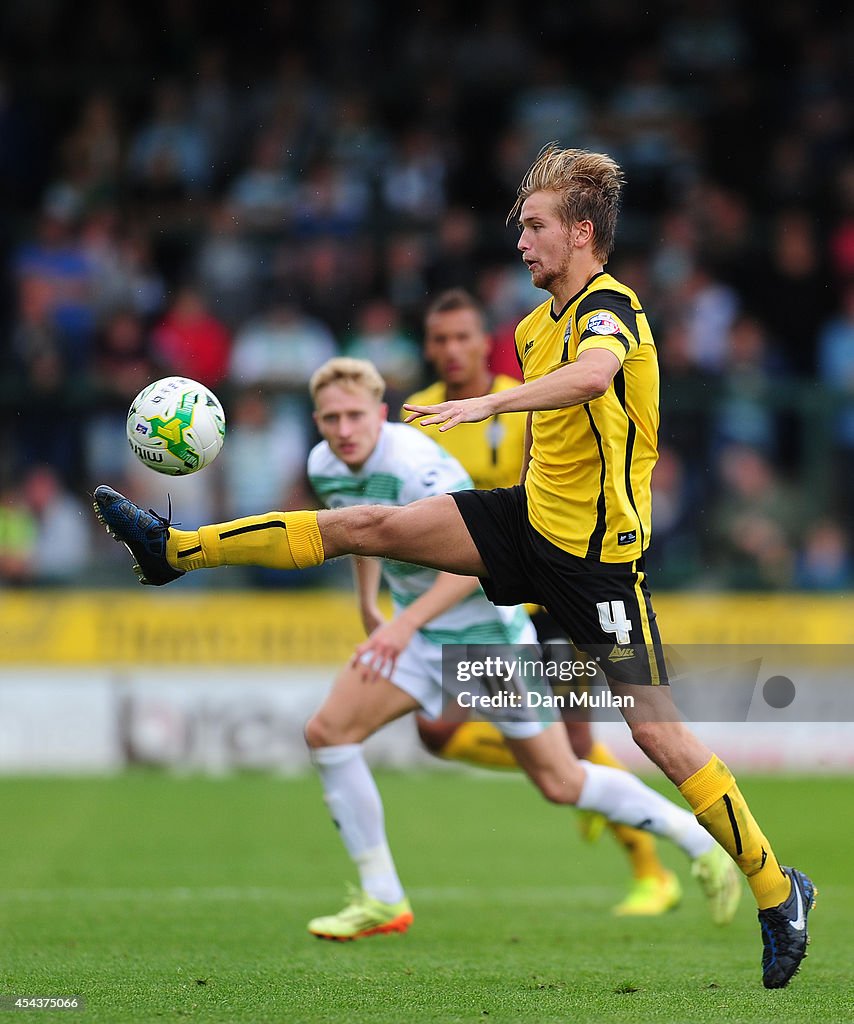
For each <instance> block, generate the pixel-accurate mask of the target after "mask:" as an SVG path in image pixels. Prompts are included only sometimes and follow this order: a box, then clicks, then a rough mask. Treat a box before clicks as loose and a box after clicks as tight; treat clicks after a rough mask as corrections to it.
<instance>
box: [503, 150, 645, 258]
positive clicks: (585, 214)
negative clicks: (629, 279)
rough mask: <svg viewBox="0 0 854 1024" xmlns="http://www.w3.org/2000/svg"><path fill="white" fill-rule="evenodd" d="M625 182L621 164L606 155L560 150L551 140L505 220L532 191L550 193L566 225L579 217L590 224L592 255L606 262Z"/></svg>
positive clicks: (516, 213)
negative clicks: (554, 198)
mask: <svg viewBox="0 0 854 1024" xmlns="http://www.w3.org/2000/svg"><path fill="white" fill-rule="evenodd" d="M624 181H625V178H624V176H623V172H622V170H621V169H620V165H619V164H618V163H617V162H616V161H615V160H612V159H611V157H609V156H608V155H607V154H605V153H590V152H588V151H587V150H586V149H561V148H560V147H559V146H557V145H556V144H555V143H554V142H550V143H549V144H548V145H547V146H544V147H543V149H541V150H540V152H539V155H538V156H537V159H536V160H535V161H534V162H533V163H532V164H531V166H530V167H529V168H528V172H527V174H526V175H525V177H524V178H523V179H522V184H521V185H520V186H519V190H518V192H517V193H516V202H515V203H514V204H513V209H512V210H511V211H510V213H509V214H508V215H507V222H508V223H509V222H510V221H511V220H513V219H517V218H518V217H519V216H520V215H521V212H522V204H523V203H524V202H525V200H526V199H527V198H528V196H530V195H532V194H533V193H534V192H553V193H554V194H555V195H556V196H557V200H558V201H557V214H558V216H559V217H560V219H561V221H562V223H563V224H564V226H565V227H570V226H571V225H572V224H577V223H578V222H579V221H582V220H589V221H590V222H591V223H592V224H593V255H594V256H595V257H596V258H597V259H598V260H600V261H601V262H602V263H606V262H607V260H608V257H609V256H610V255H611V253H612V252H613V250H614V236H615V235H616V233H617V214H618V213H619V212H620V193H621V191H622V188H623V183H624Z"/></svg>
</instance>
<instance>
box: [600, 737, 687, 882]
mask: <svg viewBox="0 0 854 1024" xmlns="http://www.w3.org/2000/svg"><path fill="white" fill-rule="evenodd" d="M587 760H588V761H592V762H593V764H604V765H608V766H609V767H610V768H619V769H621V770H622V771H627V768H626V766H625V765H624V764H623V762H622V761H621V760H620V759H619V758H618V757H615V756H614V754H613V753H612V752H611V751H610V750H609V748H608V747H606V746H605V744H604V743H600V742H599V741H598V740H597V741H596V742H594V744H593V746H592V747H591V748H590V753H589V754H588V756H587ZM608 828H610V830H611V831H612V832H613V834H614V838H615V839H616V840H617V842H618V843H619V844H620V846H622V847H623V849H624V850H625V851H626V853H627V854H628V858H629V862H630V863H631V865H632V874H633V875H634V876H635V878H660V879H662V880H664V879H665V878H667V875H668V872H667V868H665V866H664V865H663V864H662V863H661V861H660V860H659V859H658V847H657V845H656V842H655V837H654V836H653V835H652V834H651V833H650V832H644V831H643V829H639V828H632V827H631V826H630V825H620V824H618V823H617V822H613V821H609V822H608Z"/></svg>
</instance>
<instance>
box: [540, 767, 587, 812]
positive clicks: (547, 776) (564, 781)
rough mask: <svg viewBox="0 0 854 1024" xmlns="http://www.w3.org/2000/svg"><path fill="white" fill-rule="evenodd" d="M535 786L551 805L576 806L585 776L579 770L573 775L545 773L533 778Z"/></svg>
mask: <svg viewBox="0 0 854 1024" xmlns="http://www.w3.org/2000/svg"><path fill="white" fill-rule="evenodd" d="M531 778H532V781H533V783H534V785H535V786H536V787H537V788H538V789H539V791H540V792H541V793H542V794H543V796H544V797H545V798H546V800H548V801H549V803H551V804H563V805H566V804H575V803H577V802H578V798H579V797H580V796H581V787H582V785H583V783H584V774H583V772H582V771H581V770H580V769H579V771H578V772H577V773H572V774H571V775H563V774H558V773H556V772H553V771H548V770H547V771H544V772H540V773H538V774H537V775H536V776H532V777H531Z"/></svg>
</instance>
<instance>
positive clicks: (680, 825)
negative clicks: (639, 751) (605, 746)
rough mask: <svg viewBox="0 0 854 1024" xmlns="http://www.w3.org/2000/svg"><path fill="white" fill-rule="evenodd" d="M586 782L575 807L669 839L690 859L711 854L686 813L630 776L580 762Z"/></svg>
mask: <svg viewBox="0 0 854 1024" xmlns="http://www.w3.org/2000/svg"><path fill="white" fill-rule="evenodd" d="M580 764H581V767H582V768H583V769H584V772H585V775H586V778H585V780H584V785H583V787H582V789H581V796H580V797H579V798H578V803H577V804H576V807H579V808H580V809H581V810H582V811H598V812H599V813H600V814H604V815H605V817H606V818H607V819H608V820H609V821H616V822H619V823H620V824H621V825H631V826H632V827H633V828H642V829H645V830H646V831H647V832H653V833H655V835H657V836H665V837H666V838H667V839H672V840H673V842H674V843H676V845H677V846H679V847H681V848H682V849H683V850H684V851H685V852H686V853H687V854H688V856H689V857H692V858H693V857H698V856H699V855H700V854H701V853H705V852H706V851H707V850H710V849H711V848H712V847H713V846H714V845H715V841H714V839H712V837H711V836H710V835H709V833H708V832H707V831H706V830H705V829H704V828H703V827H702V825H700V823H699V822H698V821H697V819H696V818H695V817H694V815H693V814H691V813H690V812H689V811H685V810H683V809H682V808H681V807H677V806H676V804H674V803H673V802H672V801H670V800H668V799H667V798H666V797H663V796H662V795H661V794H660V793H657V792H656V791H655V790H654V789H650V787H649V786H647V785H645V784H644V783H643V782H641V780H640V779H639V778H637V777H636V776H634V775H632V774H631V772H624V771H621V770H620V769H619V768H610V767H608V766H607V765H603V764H591V763H590V762H589V761H581V762H580Z"/></svg>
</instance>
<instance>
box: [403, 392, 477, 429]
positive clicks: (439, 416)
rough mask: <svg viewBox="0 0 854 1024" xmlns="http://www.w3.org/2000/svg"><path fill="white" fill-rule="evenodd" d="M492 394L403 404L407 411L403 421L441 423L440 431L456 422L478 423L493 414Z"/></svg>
mask: <svg viewBox="0 0 854 1024" xmlns="http://www.w3.org/2000/svg"><path fill="white" fill-rule="evenodd" d="M493 398H494V396H493V395H483V396H482V397H481V398H460V399H458V400H456V401H453V402H440V403H439V405H408V404H407V405H404V407H403V408H404V409H406V411H407V412H408V413H409V415H408V416H407V417H406V419H405V420H404V421H403V422H404V423H413V422H414V421H417V422H418V425H419V426H421V427H430V426H432V425H433V424H435V423H439V424H441V426H440V427H439V430H440V431H445V430H450V429H451V427H455V426H456V425H457V424H458V423H480V421H481V420H487V419H489V417H490V416H493V415H494V414H495V409H494V407H493Z"/></svg>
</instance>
